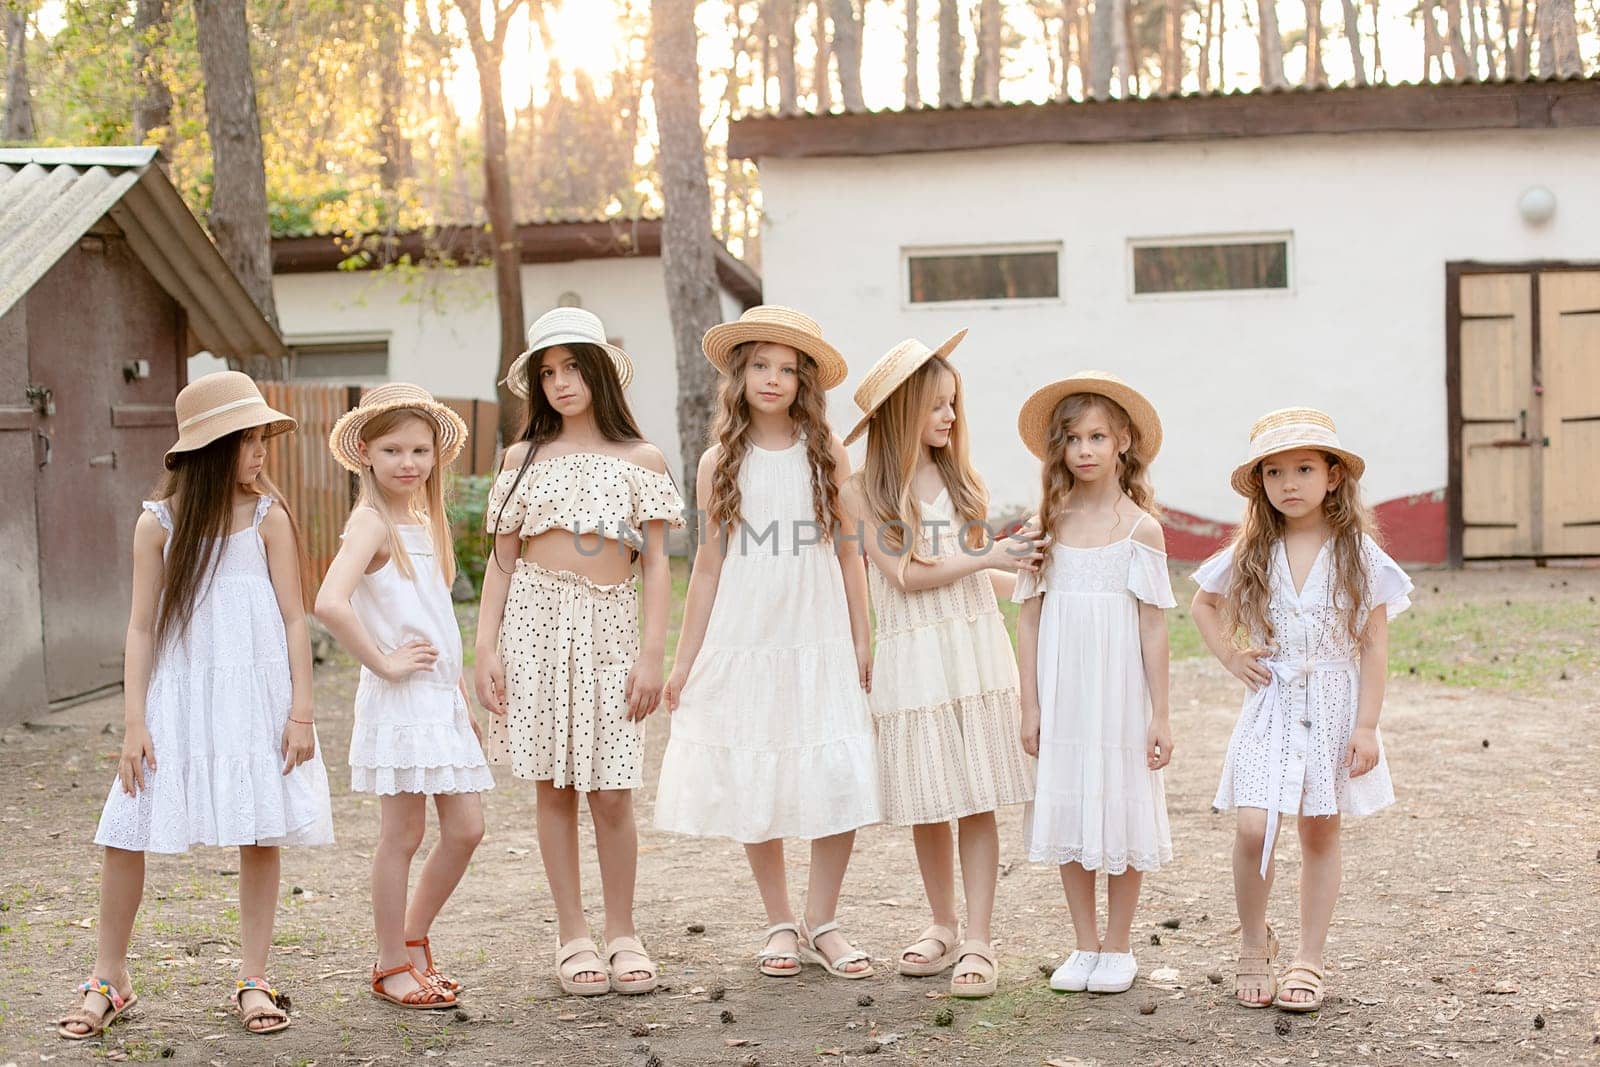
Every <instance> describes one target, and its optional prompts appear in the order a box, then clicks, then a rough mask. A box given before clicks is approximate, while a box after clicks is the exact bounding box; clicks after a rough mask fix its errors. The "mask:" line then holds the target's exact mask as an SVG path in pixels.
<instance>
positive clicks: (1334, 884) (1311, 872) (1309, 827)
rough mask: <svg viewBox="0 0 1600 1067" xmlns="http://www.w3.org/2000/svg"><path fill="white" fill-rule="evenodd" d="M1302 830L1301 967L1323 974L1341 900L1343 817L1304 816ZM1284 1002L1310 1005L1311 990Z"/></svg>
mask: <svg viewBox="0 0 1600 1067" xmlns="http://www.w3.org/2000/svg"><path fill="white" fill-rule="evenodd" d="M1299 830H1300V951H1299V952H1297V953H1295V957H1294V958H1295V961H1296V962H1297V963H1308V964H1310V965H1311V966H1313V967H1315V968H1316V969H1317V970H1319V971H1320V970H1322V951H1323V948H1324V946H1325V945H1326V944H1327V942H1328V924H1329V923H1331V922H1332V921H1333V906H1334V904H1335V903H1337V901H1338V899H1339V867H1340V859H1341V857H1340V850H1339V816H1337V815H1323V816H1318V815H1302V816H1300V818H1299ZM1283 999H1284V1000H1289V1001H1302V1002H1304V1001H1309V1000H1311V999H1312V996H1311V992H1310V990H1304V989H1291V990H1286V991H1285V992H1284V994H1283Z"/></svg>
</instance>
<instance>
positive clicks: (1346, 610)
mask: <svg viewBox="0 0 1600 1067" xmlns="http://www.w3.org/2000/svg"><path fill="white" fill-rule="evenodd" d="M1323 456H1324V457H1325V458H1326V459H1327V461H1328V469H1329V471H1330V472H1331V471H1334V470H1339V471H1342V472H1343V474H1344V477H1343V478H1341V479H1340V481H1339V484H1338V485H1337V486H1335V487H1334V488H1333V489H1331V490H1329V491H1328V495H1327V496H1325V497H1323V498H1322V514H1323V517H1324V518H1325V519H1326V520H1327V522H1328V526H1329V527H1330V528H1331V529H1332V531H1333V535H1332V537H1330V538H1329V540H1330V542H1331V545H1330V550H1331V552H1332V555H1333V586H1332V588H1333V590H1334V603H1335V605H1336V606H1337V607H1338V608H1339V609H1340V610H1341V611H1342V612H1343V614H1344V624H1345V630H1346V632H1347V633H1348V634H1349V636H1350V640H1351V641H1359V640H1360V639H1361V632H1360V629H1359V627H1360V625H1361V605H1362V604H1364V603H1366V599H1367V569H1366V567H1365V565H1364V564H1363V562H1362V548H1363V545H1364V541H1363V538H1366V537H1371V538H1373V539H1374V540H1376V539H1377V538H1378V524H1377V522H1376V521H1375V520H1374V519H1373V517H1372V511H1371V509H1370V508H1368V507H1367V506H1366V505H1365V504H1364V503H1362V501H1361V482H1360V480H1359V479H1357V478H1355V477H1353V476H1352V475H1351V473H1350V469H1349V468H1348V467H1346V466H1345V465H1344V464H1342V463H1340V462H1339V457H1338V456H1335V455H1333V454H1332V453H1328V452H1325V453H1323ZM1283 528H1284V518H1283V512H1281V511H1279V510H1278V509H1277V508H1275V507H1273V506H1272V502H1271V501H1270V500H1269V499H1268V498H1267V490H1266V487H1265V486H1264V485H1263V484H1262V482H1261V465H1260V464H1259V463H1258V464H1256V466H1255V468H1254V469H1252V470H1251V472H1250V496H1249V498H1248V500H1247V501H1246V503H1245V506H1244V518H1243V519H1242V520H1240V522H1239V529H1238V530H1236V531H1235V532H1234V535H1233V578H1232V580H1231V582H1230V583H1229V585H1228V595H1227V596H1226V597H1225V598H1224V599H1223V602H1222V623H1223V626H1225V627H1226V628H1227V631H1228V633H1230V634H1234V633H1237V632H1238V631H1240V630H1241V629H1242V630H1243V631H1244V632H1245V634H1246V635H1247V637H1249V638H1250V639H1252V640H1253V639H1254V636H1255V635H1260V637H1261V638H1262V639H1263V640H1266V641H1270V640H1272V637H1273V630H1272V618H1271V616H1270V615H1268V613H1267V605H1268V603H1269V602H1270V601H1271V600H1272V550H1273V548H1274V547H1275V546H1276V545H1277V543H1278V542H1279V541H1281V540H1282V539H1283Z"/></svg>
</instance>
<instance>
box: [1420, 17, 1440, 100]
mask: <svg viewBox="0 0 1600 1067" xmlns="http://www.w3.org/2000/svg"><path fill="white" fill-rule="evenodd" d="M1436 3H1437V0H1422V8H1421V11H1422V80H1423V81H1425V82H1429V81H1433V61H1434V57H1435V56H1437V57H1438V59H1439V80H1440V81H1443V80H1444V46H1443V45H1442V44H1440V43H1439V23H1438V21H1437V20H1436V19H1435V18H1434V6H1435V4H1436Z"/></svg>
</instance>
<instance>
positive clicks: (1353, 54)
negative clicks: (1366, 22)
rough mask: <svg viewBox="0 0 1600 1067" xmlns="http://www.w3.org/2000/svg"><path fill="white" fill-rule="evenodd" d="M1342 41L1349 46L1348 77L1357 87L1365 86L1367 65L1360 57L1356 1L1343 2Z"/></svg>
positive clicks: (1346, 0) (1358, 16)
mask: <svg viewBox="0 0 1600 1067" xmlns="http://www.w3.org/2000/svg"><path fill="white" fill-rule="evenodd" d="M1344 39H1345V42H1346V43H1347V44H1349V46H1350V77H1351V80H1353V81H1354V82H1355V83H1356V84H1357V85H1365V84H1367V64H1366V61H1365V60H1364V59H1363V58H1362V56H1361V13H1360V11H1359V10H1358V9H1357V8H1356V0H1344Z"/></svg>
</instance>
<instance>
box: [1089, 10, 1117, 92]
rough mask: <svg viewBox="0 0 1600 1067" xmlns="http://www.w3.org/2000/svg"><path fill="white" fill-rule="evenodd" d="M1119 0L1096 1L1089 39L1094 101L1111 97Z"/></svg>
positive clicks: (1090, 85) (1090, 87)
mask: <svg viewBox="0 0 1600 1067" xmlns="http://www.w3.org/2000/svg"><path fill="white" fill-rule="evenodd" d="M1116 23H1117V0H1094V26H1093V31H1092V36H1091V37H1090V39H1089V62H1090V68H1089V92H1088V96H1089V98H1090V99H1092V100H1105V99H1107V98H1109V97H1110V96H1111V65H1112V61H1113V60H1114V59H1115V58H1116V55H1117V53H1116V52H1115V51H1114V48H1115V46H1116V37H1117V31H1116Z"/></svg>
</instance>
